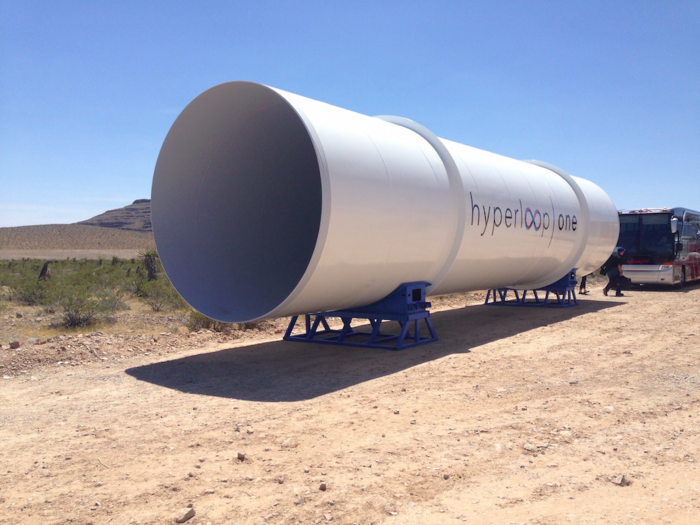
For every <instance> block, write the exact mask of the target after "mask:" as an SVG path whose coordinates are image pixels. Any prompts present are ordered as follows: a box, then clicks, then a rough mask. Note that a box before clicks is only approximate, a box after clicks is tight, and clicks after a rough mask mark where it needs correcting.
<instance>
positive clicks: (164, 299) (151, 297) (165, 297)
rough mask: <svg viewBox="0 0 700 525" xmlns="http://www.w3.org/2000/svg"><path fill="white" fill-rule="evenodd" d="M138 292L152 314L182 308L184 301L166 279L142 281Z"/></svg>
mask: <svg viewBox="0 0 700 525" xmlns="http://www.w3.org/2000/svg"><path fill="white" fill-rule="evenodd" d="M140 291H141V294H142V295H141V298H142V299H143V300H144V302H145V303H146V304H147V305H148V306H150V307H151V309H152V310H153V311H154V312H160V311H162V310H164V309H166V308H168V309H176V308H181V307H182V306H184V301H183V300H182V298H181V297H180V295H179V294H178V293H177V291H176V290H175V288H174V287H173V285H172V284H170V281H168V280H167V279H158V280H155V281H143V282H141V283H140Z"/></svg>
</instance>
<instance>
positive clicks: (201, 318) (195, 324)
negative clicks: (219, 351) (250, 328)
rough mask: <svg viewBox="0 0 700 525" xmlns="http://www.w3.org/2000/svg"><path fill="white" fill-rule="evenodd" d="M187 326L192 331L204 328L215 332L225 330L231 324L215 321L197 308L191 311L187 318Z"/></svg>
mask: <svg viewBox="0 0 700 525" xmlns="http://www.w3.org/2000/svg"><path fill="white" fill-rule="evenodd" d="M186 326H187V329H188V330H189V331H190V332H197V331H198V330H202V329H206V330H212V331H214V332H225V331H226V330H228V329H229V328H230V327H231V325H229V324H228V323H222V322H221V321H215V320H214V319H212V318H211V317H207V316H206V315H204V314H200V313H199V312H197V311H196V310H192V311H190V315H189V318H188V320H187V325H186Z"/></svg>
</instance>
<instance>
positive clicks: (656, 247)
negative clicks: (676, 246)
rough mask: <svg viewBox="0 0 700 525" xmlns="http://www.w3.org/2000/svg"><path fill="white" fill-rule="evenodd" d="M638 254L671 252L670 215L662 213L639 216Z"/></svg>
mask: <svg viewBox="0 0 700 525" xmlns="http://www.w3.org/2000/svg"><path fill="white" fill-rule="evenodd" d="M639 252H640V253H659V254H670V253H672V252H673V234H672V233H671V216H670V215H667V214H665V213H664V214H650V215H642V216H641V226H640V231H639Z"/></svg>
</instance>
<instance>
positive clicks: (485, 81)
mask: <svg viewBox="0 0 700 525" xmlns="http://www.w3.org/2000/svg"><path fill="white" fill-rule="evenodd" d="M229 80H251V81H256V82H261V83H264V84H268V85H271V86H274V87H278V88H281V89H285V90H287V91H291V92H294V93H298V94H300V95H304V96H307V97H311V98H315V99H318V100H322V101H324V102H328V103H331V104H335V105H337V106H340V107H343V108H347V109H352V110H354V111H359V112H361V113H365V114H368V115H376V114H393V115H401V116H405V117H408V118H411V119H413V120H416V121H418V122H419V123H421V124H423V125H424V126H427V127H428V128H430V129H431V130H432V131H433V132H434V133H436V134H437V135H439V136H441V137H445V138H448V139H451V140H455V141H458V142H462V143H464V144H469V145H471V146H475V147H478V148H482V149H485V150H488V151H493V152H496V153H500V154H503V155H507V156H510V157H514V158H522V159H532V158H535V159H540V160H544V161H547V162H550V163H553V164H556V165H558V166H560V167H561V168H563V169H564V170H566V171H568V172H569V173H572V174H574V175H579V176H581V177H584V178H588V179H590V180H592V181H594V182H596V183H597V184H599V185H600V186H602V187H603V189H605V190H606V191H607V192H608V194H609V195H610V196H611V197H612V198H613V200H614V201H615V203H616V205H617V206H618V208H637V207H645V206H686V207H690V208H695V209H700V2H698V1H697V0H691V1H686V2H682V1H673V0H660V1H657V2H645V1H639V0H635V1H613V2H611V1H588V0H587V1H578V2H574V1H554V0H551V1H542V2H540V1H484V2H468V1H462V2H437V1H433V2H425V1H423V2H410V1H402V2H381V1H373V2H364V1H347V2H344V1H318V2H304V1H298V2H282V1H277V2H266V1H252V0H251V1H249V2H234V1H222V2H215V1H189V2H186V1H181V2H177V1H174V0H173V1H168V2H155V1H146V2H144V1H139V2H129V1H120V2H95V1H85V2H67V1H46V0H45V1H40V2H35V1H30V0H19V1H16V0H0V226H17V225H27V224H46V223H66V222H74V221H78V220H82V219H87V218H89V217H91V216H93V215H96V214H98V213H101V212H102V211H104V210H106V209H110V208H116V207H119V206H123V205H126V204H129V203H130V202H131V201H133V200H134V199H137V198H144V197H149V196H150V187H151V178H152V174H153V168H154V166H155V162H156V158H157V156H158V152H159V149H160V146H161V143H162V141H163V139H164V138H165V135H166V133H167V131H168V129H169V127H170V125H171V124H172V122H173V121H174V119H175V118H176V116H177V114H178V113H179V112H180V111H181V110H182V109H183V108H184V107H185V106H186V105H187V104H188V103H189V102H190V101H191V100H192V99H193V98H194V97H195V96H197V95H198V94H199V93H201V92H202V91H204V90H205V89H207V88H209V87H211V86H213V85H215V84H218V83H221V82H225V81H229Z"/></svg>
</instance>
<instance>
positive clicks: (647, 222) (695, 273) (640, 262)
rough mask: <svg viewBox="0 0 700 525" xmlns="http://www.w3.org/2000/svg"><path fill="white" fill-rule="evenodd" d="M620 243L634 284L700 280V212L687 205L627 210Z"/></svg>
mask: <svg viewBox="0 0 700 525" xmlns="http://www.w3.org/2000/svg"><path fill="white" fill-rule="evenodd" d="M618 214H619V216H620V238H619V239H618V241H617V245H618V246H621V247H623V248H624V249H625V259H626V261H625V264H624V265H623V267H622V272H623V274H624V275H626V276H627V277H629V278H630V279H632V284H662V285H669V286H674V285H675V286H678V287H682V286H684V285H685V283H686V282H690V281H695V280H700V212H697V211H693V210H688V209H685V208H650V209H644V210H629V211H628V210H625V211H620V212H618Z"/></svg>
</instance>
